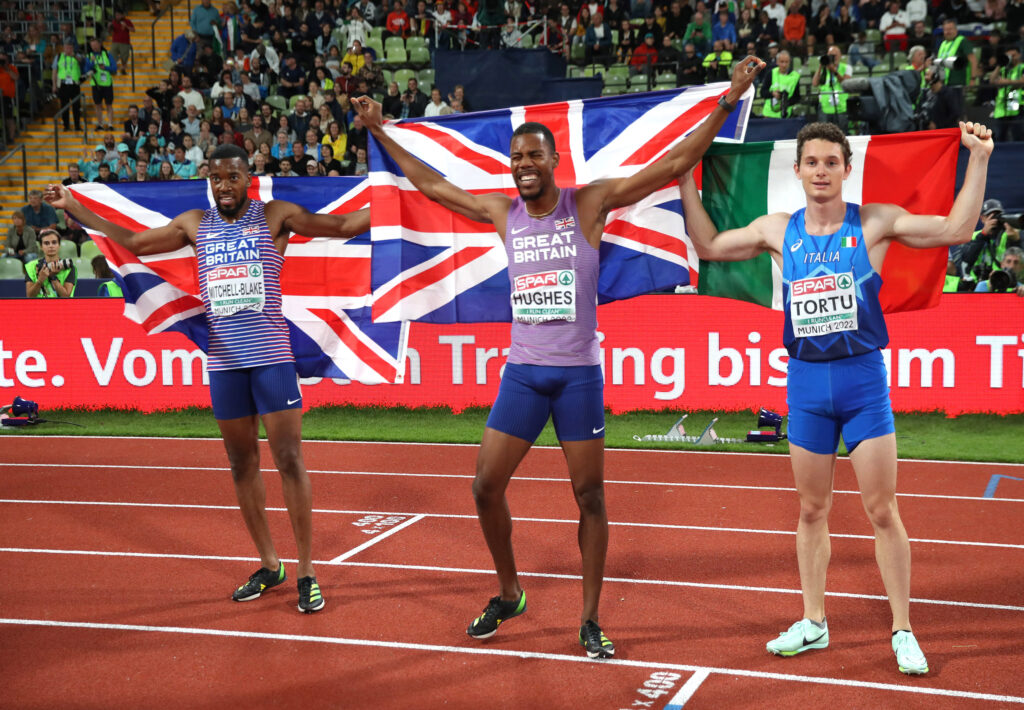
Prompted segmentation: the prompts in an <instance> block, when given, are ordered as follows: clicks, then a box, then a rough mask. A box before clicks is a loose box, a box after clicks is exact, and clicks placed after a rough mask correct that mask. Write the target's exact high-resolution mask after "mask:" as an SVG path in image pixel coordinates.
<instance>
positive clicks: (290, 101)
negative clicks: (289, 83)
mask: <svg viewBox="0 0 1024 710" xmlns="http://www.w3.org/2000/svg"><path fill="white" fill-rule="evenodd" d="M304 98H306V95H305V94H295V96H292V97H290V98H289V99H288V110H289V111H291V110H292V109H294V108H295V104H297V103H299V99H304Z"/></svg>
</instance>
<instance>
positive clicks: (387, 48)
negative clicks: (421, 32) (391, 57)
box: [384, 37, 405, 54]
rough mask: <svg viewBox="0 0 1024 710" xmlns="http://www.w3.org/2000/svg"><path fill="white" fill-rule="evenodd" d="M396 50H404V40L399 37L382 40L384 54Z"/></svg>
mask: <svg viewBox="0 0 1024 710" xmlns="http://www.w3.org/2000/svg"><path fill="white" fill-rule="evenodd" d="M396 49H405V40H403V39H402V38H401V37H388V38H387V39H386V40H384V53H385V54H391V52H393V51H394V50H396Z"/></svg>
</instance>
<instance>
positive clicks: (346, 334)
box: [72, 177, 408, 384]
mask: <svg viewBox="0 0 1024 710" xmlns="http://www.w3.org/2000/svg"><path fill="white" fill-rule="evenodd" d="M367 188H368V183H367V181H366V180H365V179H364V178H287V179H280V178H278V179H277V180H275V179H273V178H267V177H262V178H257V177H254V178H253V180H252V187H251V188H250V191H249V197H250V198H253V199H260V200H263V201H266V202H269V201H270V200H272V199H281V200H287V201H289V202H295V203H296V204H300V205H302V206H303V207H305V208H306V209H308V210H309V211H311V212H323V213H331V214H334V213H344V212H351V211H353V210H357V209H360V208H362V207H366V206H367V204H368V203H369V195H370V192H369V190H368V189H367ZM72 189H73V190H74V192H75V194H76V196H77V197H78V200H79V201H80V202H81V203H82V204H83V205H84V206H85V207H87V208H89V209H91V210H92V211H94V212H95V213H96V214H98V215H100V216H101V217H104V218H105V219H108V220H110V221H111V222H114V223H115V224H118V225H120V226H122V227H125V228H127V229H130V230H131V231H133V232H138V231H142V230H144V229H149V228H152V227H157V226H160V225H163V224H166V223H167V222H169V221H170V220H171V219H172V218H173V217H174V216H176V215H178V214H180V213H181V212H184V211H186V210H189V209H197V208H198V209H207V208H209V207H211V206H212V205H213V204H214V202H213V198H212V195H211V194H210V191H209V186H208V183H207V181H205V180H181V181H173V182H161V183H155V184H154V183H119V184H109V185H105V184H101V183H89V184H84V185H76V186H74V187H72ZM91 235H92V238H93V240H94V241H95V242H96V244H97V245H98V246H99V248H100V251H102V252H103V255H104V256H105V257H106V259H107V262H108V263H109V264H110V265H111V267H112V269H113V270H114V279H115V280H116V281H117V282H118V284H119V285H120V286H121V288H122V290H123V291H124V298H125V307H124V314H125V316H126V317H127V318H129V319H130V320H132V321H134V322H136V323H139V324H140V325H142V327H143V328H145V329H146V331H147V332H149V333H159V332H162V331H166V330H173V331H177V332H180V333H183V334H184V335H186V336H187V337H188V338H190V339H191V340H192V341H193V342H194V343H195V344H196V345H198V346H199V347H200V348H201V349H203V350H204V351H205V350H206V347H207V339H208V330H207V325H206V313H205V310H204V308H203V302H202V300H200V298H199V276H198V270H197V263H196V255H195V251H194V249H192V247H185V248H182V249H178V250H177V251H174V252H168V253H163V254H154V255H150V256H142V257H136V256H134V255H133V254H131V253H130V252H129V251H128V250H127V249H125V248H123V247H121V246H120V245H118V244H117V243H116V242H114V241H112V240H110V239H108V238H107V237H106V236H104V235H102V234H99V233H95V232H91ZM281 292H282V296H283V298H282V310H283V312H284V316H285V318H286V319H287V320H288V324H289V328H290V331H291V341H292V352H293V354H294V355H295V360H296V364H297V368H298V371H299V375H300V376H301V377H331V378H340V379H349V380H356V381H359V382H363V383H367V384H370V383H381V382H400V381H401V378H402V372H403V368H404V358H405V346H406V343H407V340H408V323H373V322H372V320H371V318H370V306H371V303H370V301H371V293H370V237H369V233H364V234H362V235H360V236H358V237H355V238H353V239H350V240H347V241H346V240H340V239H323V238H320V239H310V238H308V237H304V236H301V235H297V234H293V235H291V237H290V238H289V240H288V247H287V250H286V251H285V264H284V268H283V270H282V271H281Z"/></svg>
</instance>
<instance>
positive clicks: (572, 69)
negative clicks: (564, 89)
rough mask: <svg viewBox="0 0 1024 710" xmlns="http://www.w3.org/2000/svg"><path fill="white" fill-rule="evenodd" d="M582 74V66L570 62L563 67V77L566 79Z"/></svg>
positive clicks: (575, 77)
mask: <svg viewBox="0 0 1024 710" xmlns="http://www.w3.org/2000/svg"><path fill="white" fill-rule="evenodd" d="M581 76H583V67H578V66H576V65H575V64H570V65H569V66H567V67H566V69H565V77H566V78H567V79H577V78H579V77H581Z"/></svg>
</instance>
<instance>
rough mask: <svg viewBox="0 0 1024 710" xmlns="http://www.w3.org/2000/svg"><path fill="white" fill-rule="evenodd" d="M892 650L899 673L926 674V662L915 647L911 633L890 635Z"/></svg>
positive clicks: (912, 633) (915, 641) (902, 632)
mask: <svg viewBox="0 0 1024 710" xmlns="http://www.w3.org/2000/svg"><path fill="white" fill-rule="evenodd" d="M892 650H893V652H894V653H895V654H896V663H897V664H898V665H899V667H900V671H902V672H903V673H906V674H907V675H923V674H925V673H927V672H928V661H927V659H925V657H924V654H923V653H921V647H920V646H918V645H917V639H916V638H914V632H913V631H897V632H896V633H894V634H893V635H892Z"/></svg>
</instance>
